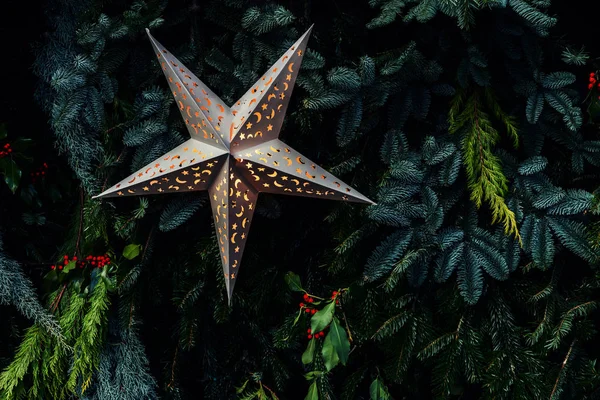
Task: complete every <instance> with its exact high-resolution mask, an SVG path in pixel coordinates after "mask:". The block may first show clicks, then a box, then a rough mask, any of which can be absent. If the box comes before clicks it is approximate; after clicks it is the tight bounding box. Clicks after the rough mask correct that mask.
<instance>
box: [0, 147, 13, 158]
mask: <svg viewBox="0 0 600 400" xmlns="http://www.w3.org/2000/svg"><path fill="white" fill-rule="evenodd" d="M2 148H3V150H0V158H4V157H6V156H7V155H9V154H10V153H12V148H11V147H10V143H6V144H5V145H4V146H3V147H2Z"/></svg>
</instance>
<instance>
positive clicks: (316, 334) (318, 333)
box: [307, 328, 325, 339]
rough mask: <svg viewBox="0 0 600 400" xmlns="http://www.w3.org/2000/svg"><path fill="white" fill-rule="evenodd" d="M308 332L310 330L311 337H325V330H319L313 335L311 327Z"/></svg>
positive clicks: (309, 336)
mask: <svg viewBox="0 0 600 400" xmlns="http://www.w3.org/2000/svg"><path fill="white" fill-rule="evenodd" d="M307 332H308V338H309V339H312V338H315V339H319V338H322V337H325V331H321V332H317V333H315V334H314V335H313V334H312V332H311V330H310V328H308V331H307Z"/></svg>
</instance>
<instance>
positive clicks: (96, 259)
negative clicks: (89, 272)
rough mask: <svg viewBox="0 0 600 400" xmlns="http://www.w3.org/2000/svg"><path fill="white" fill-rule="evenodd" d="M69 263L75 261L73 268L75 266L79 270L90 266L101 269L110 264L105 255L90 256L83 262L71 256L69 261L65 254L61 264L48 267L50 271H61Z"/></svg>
mask: <svg viewBox="0 0 600 400" xmlns="http://www.w3.org/2000/svg"><path fill="white" fill-rule="evenodd" d="M71 261H75V266H77V267H79V268H83V267H85V266H86V265H91V266H92V267H97V268H102V267H104V266H105V265H109V264H110V257H109V256H108V255H106V254H104V255H102V256H91V255H90V256H87V257H86V258H85V260H79V259H78V258H77V256H73V258H71V259H69V256H68V255H66V254H65V256H64V257H63V264H58V265H52V266H50V269H56V268H58V269H59V270H62V269H63V268H64V267H65V266H66V265H67V264H69V263H70V262H71Z"/></svg>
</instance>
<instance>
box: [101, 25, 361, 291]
mask: <svg viewBox="0 0 600 400" xmlns="http://www.w3.org/2000/svg"><path fill="white" fill-rule="evenodd" d="M147 32H148V31H147ZM309 34H310V29H309V30H308V31H307V32H306V33H305V34H304V35H302V37H301V38H300V39H298V41H297V42H296V43H295V44H294V45H293V46H292V47H291V48H290V49H289V50H288V51H287V52H285V54H284V55H283V56H282V57H281V58H279V60H278V61H277V62H276V63H275V64H274V65H273V66H272V67H271V68H270V69H269V70H268V72H267V73H266V74H265V75H264V77H262V78H261V79H260V80H259V81H258V82H257V83H256V84H255V85H253V86H252V87H250V88H249V89H248V91H247V92H246V93H245V94H244V95H243V96H242V97H241V98H240V99H239V100H238V101H236V102H235V103H234V105H233V106H231V107H227V105H226V104H225V102H223V101H222V100H221V99H220V98H219V97H218V96H217V95H215V94H214V92H213V91H212V90H211V89H210V88H209V87H208V86H206V85H205V84H204V83H203V82H202V81H201V80H200V79H198V78H197V77H196V76H195V75H194V74H193V73H192V72H191V71H190V70H188V69H187V68H186V67H185V66H184V65H183V64H182V63H181V62H180V61H179V60H178V59H177V58H175V57H174V56H173V55H172V54H171V53H170V52H169V51H167V50H166V49H165V48H164V47H163V46H162V45H161V44H160V43H158V42H157V41H156V40H155V39H154V38H153V37H152V36H151V35H150V33H149V32H148V36H149V37H150V41H151V43H152V46H153V48H154V52H155V53H156V54H157V55H158V58H159V63H162V64H161V65H162V66H163V72H164V74H165V76H166V78H167V82H168V85H169V87H170V89H171V91H172V92H173V95H174V96H175V97H176V104H178V108H179V111H180V112H181V115H182V118H183V119H184V120H185V122H186V128H187V130H188V132H189V134H190V137H191V138H190V139H189V140H187V141H186V142H184V143H183V144H181V145H180V146H177V147H176V148H174V149H173V150H171V151H169V152H168V153H167V154H165V155H164V156H162V157H160V158H159V159H157V160H156V161H153V162H152V163H150V164H149V165H147V166H145V167H143V168H141V169H140V170H139V171H136V172H135V173H134V174H132V175H130V176H129V177H127V178H125V179H124V180H122V181H121V182H119V183H118V184H117V185H115V186H113V187H111V188H110V189H108V190H106V191H105V192H103V193H101V194H99V195H98V196H95V197H117V196H132V195H138V194H141V193H144V194H156V193H163V192H165V193H170V192H186V191H202V190H207V191H208V192H209V194H210V200H211V206H212V210H213V218H214V222H215V228H216V235H217V241H218V243H219V246H220V247H219V250H220V255H221V263H222V265H223V275H224V276H225V285H226V288H227V296H228V299H229V301H231V295H232V293H233V288H234V285H235V282H236V280H237V276H238V275H239V274H237V273H233V272H232V269H233V268H238V267H239V266H240V263H241V259H242V254H243V252H244V247H245V245H246V241H247V232H248V230H249V229H250V224H251V222H252V217H253V215H254V210H255V205H256V201H257V199H258V194H259V193H260V192H266V193H274V194H291V195H300V196H306V197H316V198H323V199H333V200H347V201H352V202H358V203H368V204H373V202H372V201H370V200H369V199H368V198H366V197H365V196H363V195H362V194H360V193H358V192H357V191H356V190H354V189H351V188H350V187H349V186H348V185H347V184H345V183H344V182H342V181H341V180H340V179H338V178H336V177H334V176H333V175H331V174H329V173H328V172H327V171H325V170H324V169H323V168H321V167H319V166H317V165H316V164H315V163H313V162H312V161H310V160H309V159H308V158H306V157H305V156H303V155H302V154H300V153H299V152H297V151H296V150H294V149H292V148H291V147H290V146H288V145H286V144H285V143H283V142H281V141H280V140H279V133H280V131H281V126H282V124H283V119H284V116H285V113H286V111H287V107H288V104H289V101H290V100H289V99H290V97H291V96H290V94H291V93H292V90H293V86H294V83H295V81H296V77H297V76H298V70H299V68H300V64H301V62H302V58H301V55H302V54H303V52H304V50H305V48H306V43H307V41H308V37H309ZM265 82H269V83H268V84H265ZM191 86H193V87H194V88H196V90H197V93H196V94H194V93H192V91H193V89H191ZM259 88H262V90H260V91H259ZM198 89H200V90H198ZM276 89H279V92H281V90H284V91H286V94H287V95H283V93H280V95H279V96H278V95H276V94H275V92H277V90H276ZM200 91H201V92H202V94H203V95H200V96H199V97H198V94H199V93H200ZM200 97H201V98H200ZM259 109H262V111H264V113H262V112H261V111H259ZM221 127H223V128H224V129H221ZM250 129H252V130H250ZM195 154H200V155H202V159H201V160H198V159H196V158H195V157H196V156H195ZM207 156H208V157H207ZM245 158H252V160H253V163H250V162H248V161H246V160H245ZM255 164H256V165H257V167H256V168H254V165H255ZM153 167H154V168H153ZM188 170H191V171H193V172H192V174H193V178H192V177H188V175H189V172H188ZM309 171H310V172H309ZM161 174H163V176H160V175H161ZM169 177H170V178H171V179H172V180H173V182H172V183H169V184H164V186H161V185H163V184H162V182H161V180H162V181H164V182H169ZM192 184H193V185H192ZM119 188H121V189H123V191H121V190H119ZM140 188H143V189H144V192H141V191H140V192H141V193H138V190H137V189H140ZM146 189H148V190H146ZM125 191H126V192H125ZM234 193H235V196H234ZM240 231H242V232H240ZM239 233H241V234H239Z"/></svg>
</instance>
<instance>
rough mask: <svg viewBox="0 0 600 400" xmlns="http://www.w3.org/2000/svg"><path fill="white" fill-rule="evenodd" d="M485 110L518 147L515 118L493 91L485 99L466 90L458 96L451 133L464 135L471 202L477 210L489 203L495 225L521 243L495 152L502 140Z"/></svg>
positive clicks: (451, 115)
mask: <svg viewBox="0 0 600 400" xmlns="http://www.w3.org/2000/svg"><path fill="white" fill-rule="evenodd" d="M485 109H490V110H491V112H492V113H493V114H494V117H496V118H497V119H498V120H500V121H501V122H502V123H503V125H504V126H505V128H506V130H507V131H508V133H509V135H510V136H511V137H512V139H513V142H514V145H515V146H516V145H518V135H517V129H516V127H515V123H514V120H513V118H512V117H511V116H508V115H507V114H505V113H504V112H503V111H502V109H501V108H500V106H499V105H498V103H497V101H496V100H495V98H494V96H493V95H492V93H490V92H489V91H487V92H485V93H484V95H483V96H482V95H481V93H480V92H477V91H474V92H472V93H470V94H468V93H467V92H466V91H462V92H459V93H458V94H457V95H456V96H455V97H454V99H453V100H452V104H451V108H450V112H449V122H450V128H449V132H450V133H457V132H461V133H462V134H463V135H464V137H463V139H462V150H463V162H464V164H465V169H466V172H467V180H468V186H469V190H470V191H471V200H472V201H474V202H475V204H476V206H477V208H479V207H481V204H482V203H483V202H485V203H487V204H488V205H489V207H490V209H491V210H492V223H496V222H502V223H503V224H504V232H505V233H507V234H513V235H514V236H515V238H517V239H519V241H520V240H521V237H520V235H519V230H518V228H517V220H516V218H515V214H514V212H512V211H511V210H510V209H509V208H508V206H507V204H506V201H505V199H504V196H505V195H506V193H507V192H508V180H507V179H506V176H505V175H504V172H503V171H502V164H501V163H500V159H499V158H498V157H497V156H496V155H494V153H493V149H494V146H495V145H496V143H497V142H498V140H499V138H500V137H499V134H498V131H497V130H496V129H495V128H494V126H493V125H492V122H491V119H490V116H489V113H488V112H486V111H485Z"/></svg>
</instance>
